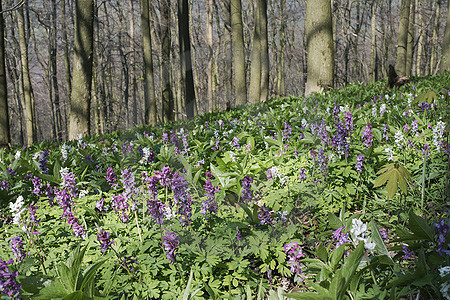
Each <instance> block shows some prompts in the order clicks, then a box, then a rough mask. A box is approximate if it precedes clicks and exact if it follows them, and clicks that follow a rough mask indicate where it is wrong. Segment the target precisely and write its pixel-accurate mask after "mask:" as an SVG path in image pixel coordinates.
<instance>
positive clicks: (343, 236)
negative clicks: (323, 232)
mask: <svg viewBox="0 0 450 300" xmlns="http://www.w3.org/2000/svg"><path fill="white" fill-rule="evenodd" d="M344 228H345V226H342V227H339V228H338V229H336V230H335V231H333V239H334V240H335V241H336V248H337V247H339V246H341V245H344V244H345V243H349V242H350V239H349V237H348V233H343V232H342V231H343V230H344Z"/></svg>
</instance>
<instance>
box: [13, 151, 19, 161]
mask: <svg viewBox="0 0 450 300" xmlns="http://www.w3.org/2000/svg"><path fill="white" fill-rule="evenodd" d="M20 155H21V152H20V150H18V151H17V152H16V154H15V155H14V159H15V160H18V159H19V158H20Z"/></svg>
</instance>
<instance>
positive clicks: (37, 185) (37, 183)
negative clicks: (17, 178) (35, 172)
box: [31, 176, 43, 196]
mask: <svg viewBox="0 0 450 300" xmlns="http://www.w3.org/2000/svg"><path fill="white" fill-rule="evenodd" d="M31 182H32V183H33V191H32V193H33V194H35V195H38V196H40V195H41V193H42V188H43V185H42V179H40V178H39V177H36V176H33V177H32V178H31Z"/></svg>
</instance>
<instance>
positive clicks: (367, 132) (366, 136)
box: [361, 123, 373, 148]
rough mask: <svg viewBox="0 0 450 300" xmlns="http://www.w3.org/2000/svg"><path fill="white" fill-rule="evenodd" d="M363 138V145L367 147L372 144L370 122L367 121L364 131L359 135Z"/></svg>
mask: <svg viewBox="0 0 450 300" xmlns="http://www.w3.org/2000/svg"><path fill="white" fill-rule="evenodd" d="M361 138H362V140H363V144H364V147H366V148H369V147H370V146H372V140H373V133H372V124H371V123H369V124H367V125H366V127H364V131H363V133H362V136H361Z"/></svg>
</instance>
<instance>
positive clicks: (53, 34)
mask: <svg viewBox="0 0 450 300" xmlns="http://www.w3.org/2000/svg"><path fill="white" fill-rule="evenodd" d="M51 8H52V12H51V14H50V17H51V25H50V26H51V27H50V43H49V44H50V64H51V68H50V70H51V84H52V85H53V104H54V107H55V109H54V110H55V120H54V122H55V125H56V126H55V129H56V138H57V140H58V141H61V140H62V133H63V132H62V115H61V104H60V97H59V85H58V69H57V68H58V67H57V52H56V51H57V31H58V27H57V23H56V21H57V4H56V0H52V1H51Z"/></svg>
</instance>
